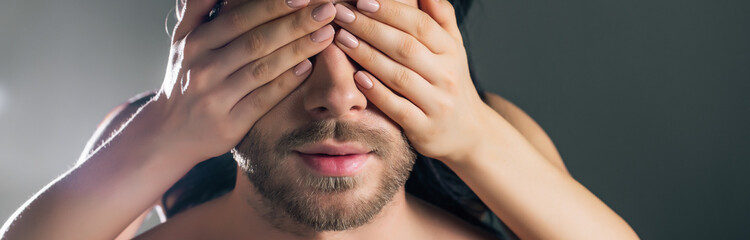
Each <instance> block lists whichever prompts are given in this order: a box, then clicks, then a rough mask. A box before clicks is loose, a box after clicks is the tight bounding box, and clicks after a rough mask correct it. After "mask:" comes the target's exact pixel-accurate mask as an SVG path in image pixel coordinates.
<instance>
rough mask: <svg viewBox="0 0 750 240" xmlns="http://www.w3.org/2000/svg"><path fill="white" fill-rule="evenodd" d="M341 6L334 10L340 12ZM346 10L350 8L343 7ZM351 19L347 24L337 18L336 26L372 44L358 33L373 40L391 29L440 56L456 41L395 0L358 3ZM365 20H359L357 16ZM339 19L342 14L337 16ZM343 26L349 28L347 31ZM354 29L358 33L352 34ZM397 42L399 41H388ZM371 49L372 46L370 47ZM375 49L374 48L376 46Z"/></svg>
mask: <svg viewBox="0 0 750 240" xmlns="http://www.w3.org/2000/svg"><path fill="white" fill-rule="evenodd" d="M342 7H344V5H343V4H342V6H341V7H339V8H338V9H341V10H346V9H343V8H342ZM347 7H350V6H347ZM357 9H358V10H359V11H357V12H355V13H354V15H355V18H353V19H352V18H349V19H352V20H351V22H347V21H345V19H342V18H337V19H336V20H338V21H337V23H339V22H340V23H342V24H344V25H342V27H344V28H346V29H348V30H351V31H352V33H354V34H355V35H358V36H361V37H362V38H363V39H366V40H367V41H368V42H370V43H372V42H371V41H370V40H369V39H367V38H366V37H365V36H363V35H360V31H361V32H362V33H365V34H371V35H373V36H375V35H378V34H383V33H385V32H389V30H388V29H389V28H395V29H398V30H400V31H402V32H405V33H407V34H408V35H410V36H412V37H413V38H414V39H416V40H417V41H419V42H421V43H422V44H423V45H424V46H426V47H427V48H429V49H430V51H432V52H433V53H436V54H441V53H444V52H446V51H449V50H453V49H455V46H456V41H455V39H453V37H452V36H451V35H450V34H449V33H448V32H447V31H446V30H445V29H443V28H442V27H441V26H440V25H439V24H438V23H437V22H435V20H433V19H432V17H430V15H428V14H427V13H425V12H423V11H421V10H420V9H418V8H415V7H412V6H409V5H407V4H404V3H401V2H398V1H395V0H360V1H358V2H357ZM362 14H363V15H365V16H367V17H365V18H361V15H362ZM339 15H341V16H343V14H339ZM378 23H380V24H378ZM345 25H350V26H352V27H353V28H352V29H350V28H348V27H347V26H345ZM354 28H357V29H360V30H359V31H355V30H354ZM393 40H401V39H400V38H395V39H391V41H393ZM373 45H375V44H374V43H373ZM376 47H377V46H376Z"/></svg>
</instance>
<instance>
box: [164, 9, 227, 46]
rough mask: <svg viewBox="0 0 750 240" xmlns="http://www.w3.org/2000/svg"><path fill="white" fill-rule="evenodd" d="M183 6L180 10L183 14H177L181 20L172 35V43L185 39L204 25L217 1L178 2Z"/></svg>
mask: <svg viewBox="0 0 750 240" xmlns="http://www.w3.org/2000/svg"><path fill="white" fill-rule="evenodd" d="M178 1H180V2H178V4H179V5H180V6H181V7H180V8H178V10H180V11H181V12H180V13H178V14H177V16H178V18H179V19H180V20H179V22H177V25H175V28H174V32H173V33H172V43H174V42H176V41H178V40H180V39H183V38H184V37H185V36H186V35H187V34H188V33H189V32H191V31H193V30H194V29H195V28H196V27H197V26H198V25H200V24H201V23H203V21H204V20H205V19H206V16H207V15H208V12H209V11H211V8H213V6H214V5H215V4H216V1H217V0H178Z"/></svg>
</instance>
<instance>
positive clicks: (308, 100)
mask: <svg viewBox="0 0 750 240" xmlns="http://www.w3.org/2000/svg"><path fill="white" fill-rule="evenodd" d="M314 60H315V66H314V67H313V72H312V74H311V75H310V77H309V78H308V79H307V81H306V83H305V85H306V86H305V87H304V88H303V89H302V90H303V103H304V107H305V110H306V111H307V112H308V113H309V114H310V115H311V116H312V117H313V118H315V119H326V118H340V119H348V120H354V119H356V118H358V117H359V116H360V115H361V114H362V112H364V110H365V108H367V98H365V96H364V95H362V92H360V91H359V89H358V88H357V85H356V84H355V83H354V73H355V71H357V69H356V68H355V66H354V65H353V64H352V63H351V62H350V61H349V59H348V58H347V56H346V54H345V53H344V52H343V51H341V49H339V48H338V47H336V45H334V44H331V45H330V46H328V48H326V49H325V50H323V51H322V52H321V53H319V54H318V55H317V56H315V59H314Z"/></svg>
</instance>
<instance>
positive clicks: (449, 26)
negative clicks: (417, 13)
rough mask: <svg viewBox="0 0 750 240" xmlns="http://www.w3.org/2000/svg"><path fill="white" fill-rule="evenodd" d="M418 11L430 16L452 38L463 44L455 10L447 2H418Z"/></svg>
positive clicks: (436, 0) (429, 0) (441, 0)
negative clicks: (420, 10)
mask: <svg viewBox="0 0 750 240" xmlns="http://www.w3.org/2000/svg"><path fill="white" fill-rule="evenodd" d="M419 9H422V11H424V12H425V13H427V14H428V15H430V17H432V19H435V22H437V23H438V24H440V26H441V27H443V29H445V30H446V31H448V33H450V34H451V36H453V38H455V39H456V40H457V41H459V42H461V44H463V39H462V38H461V31H459V30H458V22H457V20H456V12H455V9H453V5H451V3H450V2H448V0H419Z"/></svg>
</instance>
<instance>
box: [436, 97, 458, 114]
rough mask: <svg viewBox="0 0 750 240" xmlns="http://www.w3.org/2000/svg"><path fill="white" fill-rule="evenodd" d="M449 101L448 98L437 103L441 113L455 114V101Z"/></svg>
mask: <svg viewBox="0 0 750 240" xmlns="http://www.w3.org/2000/svg"><path fill="white" fill-rule="evenodd" d="M447 99H448V98H440V99H438V100H436V101H435V106H437V110H438V112H439V113H446V112H453V108H454V104H453V101H449V100H447Z"/></svg>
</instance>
